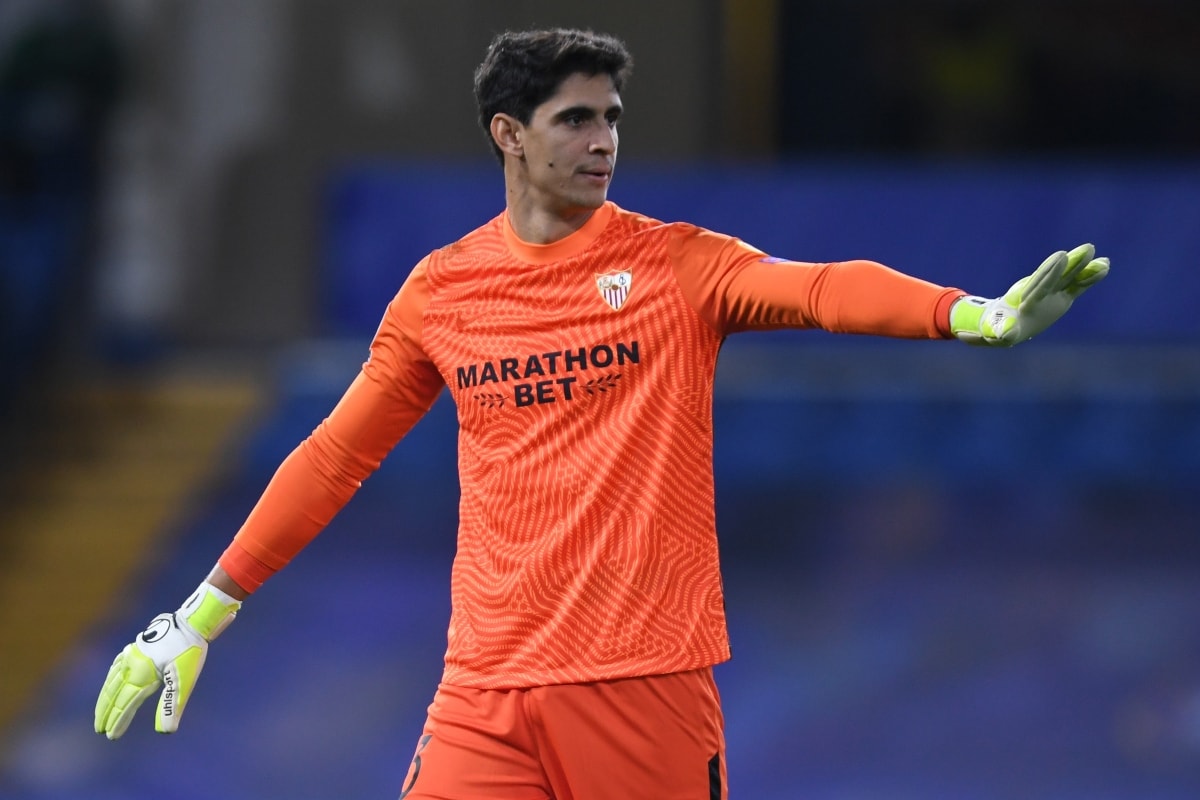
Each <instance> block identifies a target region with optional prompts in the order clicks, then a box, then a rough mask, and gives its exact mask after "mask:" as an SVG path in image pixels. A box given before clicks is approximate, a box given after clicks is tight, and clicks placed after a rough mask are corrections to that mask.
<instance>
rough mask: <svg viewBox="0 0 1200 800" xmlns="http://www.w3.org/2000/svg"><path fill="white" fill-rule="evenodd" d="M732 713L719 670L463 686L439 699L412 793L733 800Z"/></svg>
mask: <svg viewBox="0 0 1200 800" xmlns="http://www.w3.org/2000/svg"><path fill="white" fill-rule="evenodd" d="M723 729H724V717H723V716H722V714H721V701H720V697H719V696H718V694H717V686H716V683H715V682H714V681H713V676H712V670H711V669H709V668H706V669H700V670H695V671H692V672H680V673H675V674H671V675H656V676H651V677H646V678H628V679H624V680H615V681H602V682H597V683H583V684H564V685H561V686H538V687H534V688H529V689H496V690H483V689H464V688H462V687H458V686H447V685H445V684H442V685H441V686H439V687H438V690H437V694H436V695H434V698H433V704H432V705H430V706H429V717H428V718H427V720H426V722H425V729H424V731H422V735H421V739H420V741H419V742H418V744H417V752H416V754H415V755H414V756H413V760H412V764H411V766H410V767H409V770H408V777H407V778H405V781H404V788H403V789H402V790H401V792H400V797H401V798H402V800H609V798H622V800H643V799H644V800H725V798H726V797H727V794H726V792H727V790H726V788H725V734H724V731H723Z"/></svg>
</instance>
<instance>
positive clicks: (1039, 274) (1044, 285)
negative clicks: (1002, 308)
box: [1020, 250, 1067, 306]
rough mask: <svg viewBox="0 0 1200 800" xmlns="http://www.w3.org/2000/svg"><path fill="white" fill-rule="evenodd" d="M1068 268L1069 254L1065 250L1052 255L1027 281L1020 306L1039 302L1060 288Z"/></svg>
mask: <svg viewBox="0 0 1200 800" xmlns="http://www.w3.org/2000/svg"><path fill="white" fill-rule="evenodd" d="M1066 267H1067V254H1066V252H1065V251H1063V250H1059V251H1058V252H1056V253H1052V254H1051V255H1050V256H1048V257H1047V258H1046V260H1045V261H1043V262H1042V263H1041V266H1039V267H1038V268H1037V269H1036V270H1034V272H1033V274H1032V275H1030V276H1029V278H1028V279H1027V280H1026V283H1025V286H1024V289H1023V291H1022V292H1021V299H1020V305H1021V306H1024V305H1025V304H1026V303H1029V302H1037V301H1039V300H1041V299H1042V298H1043V297H1045V296H1046V295H1047V294H1049V293H1050V292H1052V291H1055V290H1056V289H1057V288H1058V285H1059V283H1060V281H1061V279H1062V273H1063V270H1065V269H1066Z"/></svg>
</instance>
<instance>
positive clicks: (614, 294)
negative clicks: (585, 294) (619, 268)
mask: <svg viewBox="0 0 1200 800" xmlns="http://www.w3.org/2000/svg"><path fill="white" fill-rule="evenodd" d="M632 285H633V273H632V272H630V271H629V270H625V271H623V272H609V273H607V274H605V275H597V276H596V288H597V289H599V290H600V296H601V297H603V298H604V302H606V303H608V305H609V307H610V308H612V310H613V311H620V310H621V306H623V305H625V300H626V299H627V298H628V297H629V287H630V286H632Z"/></svg>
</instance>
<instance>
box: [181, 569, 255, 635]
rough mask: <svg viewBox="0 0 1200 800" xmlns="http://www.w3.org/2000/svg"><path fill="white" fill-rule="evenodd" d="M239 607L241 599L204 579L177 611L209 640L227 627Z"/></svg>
mask: <svg viewBox="0 0 1200 800" xmlns="http://www.w3.org/2000/svg"><path fill="white" fill-rule="evenodd" d="M241 607H242V604H241V601H239V600H236V599H234V598H233V597H230V596H229V595H228V594H226V593H225V592H223V591H222V590H220V589H218V588H217V587H216V586H213V585H212V584H211V583H209V582H208V581H204V582H203V583H201V584H200V587H199V588H198V589H196V591H195V593H193V594H192V596H191V597H189V598H188V600H187V602H186V603H184V604H183V606H182V607H181V608H180V609H179V612H178V613H179V616H180V617H181V618H182V619H183V620H184V621H185V622H187V624H188V625H190V626H191V627H192V628H193V629H195V631H196V633H198V634H200V635H201V636H203V637H204V638H205V639H206V640H207V641H210V642H211V641H212V640H213V639H216V638H217V637H218V636H220V635H221V632H222V631H223V630H225V629H226V628H227V627H229V624H230V623H231V622H233V618H234V617H235V616H237V612H238V609H240V608H241Z"/></svg>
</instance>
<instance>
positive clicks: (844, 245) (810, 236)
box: [323, 162, 1200, 343]
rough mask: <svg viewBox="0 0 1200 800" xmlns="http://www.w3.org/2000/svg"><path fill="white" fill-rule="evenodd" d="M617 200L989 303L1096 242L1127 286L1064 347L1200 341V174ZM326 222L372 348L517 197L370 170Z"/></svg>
mask: <svg viewBox="0 0 1200 800" xmlns="http://www.w3.org/2000/svg"><path fill="white" fill-rule="evenodd" d="M610 197H611V198H612V199H613V200H614V201H616V202H617V203H619V204H620V205H622V206H624V207H626V208H629V209H632V210H636V211H640V212H642V213H646V214H649V215H651V216H654V217H658V218H660V219H664V220H687V221H690V222H695V223H696V224H699V225H703V226H705V227H709V228H712V229H714V230H719V231H722V232H724V233H729V234H732V235H735V236H739V237H740V238H742V239H745V240H746V241H748V242H750V243H752V244H754V245H755V246H757V247H760V248H762V249H763V250H766V251H767V252H770V253H772V254H774V255H778V256H781V257H786V258H794V259H797V260H807V261H831V260H838V259H846V258H870V259H874V260H878V261H882V262H884V263H886V264H889V265H891V266H894V267H896V268H898V269H901V270H902V271H905V272H909V273H911V274H914V275H917V276H919V277H922V278H926V279H928V280H931V281H934V282H937V283H942V284H946V285H952V286H959V287H961V288H963V289H965V290H967V291H970V292H972V293H977V294H988V295H995V294H999V293H1000V292H1002V291H1003V290H1004V289H1006V288H1007V287H1008V285H1009V284H1010V283H1011V282H1012V281H1013V280H1015V279H1016V278H1017V277H1020V276H1021V275H1022V274H1024V273H1025V272H1026V271H1028V270H1030V269H1032V268H1033V267H1034V266H1036V265H1037V263H1038V262H1040V260H1041V259H1042V258H1043V257H1044V256H1045V255H1047V254H1048V253H1049V252H1050V251H1052V250H1055V249H1058V248H1068V247H1071V246H1074V245H1075V244H1077V243H1079V242H1082V241H1093V242H1095V243H1097V244H1098V245H1099V246H1100V248H1101V249H1102V251H1103V252H1104V253H1107V254H1108V255H1110V256H1111V257H1112V259H1113V262H1114V265H1115V268H1114V271H1113V273H1112V275H1111V276H1110V277H1109V279H1108V281H1107V283H1106V285H1105V290H1104V291H1103V292H1096V293H1094V294H1093V295H1090V296H1089V297H1088V302H1087V303H1084V304H1080V306H1079V307H1078V308H1077V309H1075V310H1073V311H1072V313H1071V315H1070V316H1069V317H1068V318H1066V319H1064V320H1063V322H1062V323H1061V325H1059V326H1057V327H1056V328H1055V330H1054V332H1053V335H1054V337H1055V338H1056V339H1057V340H1059V341H1064V342H1065V341H1087V342H1092V343H1119V342H1143V343H1153V342H1178V341H1181V340H1184V341H1192V342H1195V341H1197V340H1200V318H1198V317H1197V315H1196V314H1194V313H1193V311H1192V308H1191V301H1190V298H1192V297H1194V296H1196V295H1197V294H1198V293H1200V272H1198V271H1197V269H1196V267H1197V264H1198V263H1200V164H1193V163H1186V164H1142V165H1110V164H1105V165H1102V164H1070V163H1057V162H1019V163H1012V164H990V165H971V166H963V165H957V164H953V163H890V162H889V163H882V162H855V163H846V164H839V165H833V166H831V165H817V164H797V163H790V164H782V165H772V166H769V167H768V166H761V167H732V166H720V165H689V166H649V165H640V164H629V165H622V166H621V167H620V168H619V169H618V171H617V178H616V180H615V181H614V184H613V188H612V191H611V193H610ZM325 206H326V207H325V211H324V220H325V239H324V253H323V265H324V266H323V270H324V275H323V284H324V286H323V288H324V292H323V294H324V296H325V297H326V298H327V300H326V302H327V305H326V307H325V322H326V327H325V329H326V331H327V332H329V333H332V334H339V335H346V334H349V335H355V334H361V333H368V334H369V333H370V332H372V331H373V330H374V329H375V327H376V325H377V324H378V321H379V318H380V316H381V314H382V310H383V305H384V304H385V303H386V299H387V298H390V297H391V296H392V295H393V294H394V293H395V291H396V289H397V288H398V287H399V285H400V283H401V282H402V281H403V280H404V277H405V276H406V275H407V274H408V272H409V270H410V269H411V268H412V266H413V264H415V263H416V261H417V260H419V259H420V258H421V257H422V256H424V255H425V254H426V253H428V252H429V251H430V250H432V249H435V248H437V247H440V246H442V245H445V244H448V243H449V242H451V241H454V240H455V239H457V238H458V237H459V236H461V235H463V234H464V233H466V232H467V231H469V230H470V229H472V228H473V227H475V226H476V225H478V224H481V223H483V222H485V221H486V220H488V219H490V218H491V217H492V216H494V215H495V214H496V213H498V212H499V210H500V209H501V208H502V206H503V190H502V183H501V176H500V173H499V170H498V168H497V167H496V166H495V165H494V164H433V165H430V164H407V163H374V164H363V165H357V166H351V167H348V168H346V169H344V170H342V171H340V172H339V173H337V174H336V175H334V176H333V177H332V179H331V181H330V185H329V187H328V191H327V192H326V197H325ZM772 336H774V334H772Z"/></svg>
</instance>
